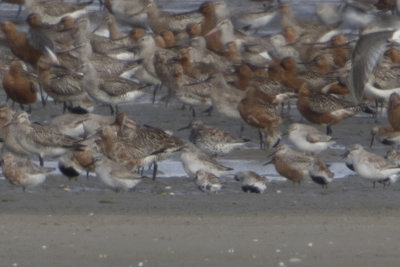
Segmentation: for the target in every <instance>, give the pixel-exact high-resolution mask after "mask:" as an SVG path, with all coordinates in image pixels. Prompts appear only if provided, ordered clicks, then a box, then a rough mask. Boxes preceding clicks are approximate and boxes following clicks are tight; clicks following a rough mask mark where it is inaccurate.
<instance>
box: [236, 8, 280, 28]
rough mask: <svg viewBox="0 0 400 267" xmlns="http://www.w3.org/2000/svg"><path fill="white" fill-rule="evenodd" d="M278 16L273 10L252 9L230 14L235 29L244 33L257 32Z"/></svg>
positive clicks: (276, 11) (275, 10)
mask: <svg viewBox="0 0 400 267" xmlns="http://www.w3.org/2000/svg"><path fill="white" fill-rule="evenodd" d="M277 15H278V10H277V9H273V8H266V7H263V8H254V9H248V10H240V11H238V12H236V14H232V22H233V25H234V26H235V29H242V30H245V31H253V30H255V32H254V33H255V34H256V33H257V31H258V30H259V29H260V28H262V27H265V26H266V25H267V24H269V23H270V22H271V21H272V20H273V19H274V18H275V17H276V16H277Z"/></svg>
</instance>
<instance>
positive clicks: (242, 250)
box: [0, 1, 400, 267]
mask: <svg viewBox="0 0 400 267" xmlns="http://www.w3.org/2000/svg"><path fill="white" fill-rule="evenodd" d="M157 2H161V3H164V6H166V5H165V1H157ZM188 2H190V7H192V6H196V5H198V2H199V1H188ZM174 4H175V5H179V1H174ZM184 7H186V9H187V6H185V5H183V6H182V8H184ZM8 16H14V13H12V14H11V13H10V14H8ZM165 93H166V91H165V89H164V90H163V91H162V92H161V94H160V95H159V96H158V97H159V99H161V98H162V95H163V94H165ZM0 99H3V100H4V99H5V96H4V92H3V91H2V92H1V95H0ZM150 99H151V92H150V91H149V94H147V97H146V98H145V99H141V100H139V101H138V103H134V104H132V105H124V106H121V107H120V111H121V112H127V113H128V114H129V115H130V116H131V117H132V118H134V119H136V120H138V121H139V122H141V123H144V124H148V125H151V126H155V127H159V128H161V129H164V130H169V131H171V132H173V133H174V135H176V136H177V137H180V138H182V140H184V141H188V136H189V132H188V131H177V130H178V129H179V128H181V127H183V126H186V125H187V124H188V123H189V121H190V120H191V116H192V115H191V112H190V111H188V110H187V109H186V110H182V109H181V104H180V103H178V102H175V101H172V103H170V104H169V106H168V107H167V106H166V105H165V103H163V102H160V101H157V103H156V104H155V105H153V104H151V103H150V102H151V101H150ZM204 109H205V107H196V113H197V114H198V117H199V118H201V119H202V120H204V122H206V123H207V124H209V125H212V126H216V127H219V128H221V129H224V130H226V131H228V132H230V133H232V134H238V132H239V129H240V126H241V124H242V122H241V121H239V120H233V119H228V118H226V117H223V116H221V115H220V114H218V113H216V112H214V113H213V114H212V116H211V117H209V116H207V115H206V114H203V113H202V112H201V111H202V110H204ZM94 112H95V113H99V114H109V109H108V108H107V107H101V106H100V107H96V109H95V111H94ZM61 113H62V106H61V105H54V104H53V103H49V104H48V105H47V106H46V107H45V108H43V107H42V106H41V105H39V104H37V105H36V106H34V107H33V111H32V115H31V120H32V121H39V122H41V123H44V124H48V123H49V122H50V121H51V119H52V118H53V117H54V116H56V115H60V114H61ZM282 116H283V117H284V119H285V120H284V121H285V122H284V123H283V124H282V126H281V130H282V132H283V133H285V132H286V129H287V127H288V125H289V124H290V123H292V122H303V123H307V122H306V121H305V120H304V119H302V118H301V117H300V115H299V112H298V111H297V109H296V106H295V102H292V106H291V109H290V110H285V111H284V113H283V115H282ZM384 124H388V122H387V118H386V117H385V116H383V117H382V116H380V117H379V118H378V120H377V121H376V119H375V118H372V117H370V116H368V115H364V114H361V115H357V116H356V117H353V118H350V119H347V120H345V121H343V122H341V123H339V124H338V125H334V126H333V127H332V128H333V136H334V137H335V139H336V141H337V144H336V145H335V146H334V147H333V148H332V149H328V150H327V151H324V152H322V153H321V155H320V158H321V160H322V161H324V162H325V163H328V164H331V167H332V169H333V171H334V172H335V179H334V181H333V182H332V183H331V184H329V187H328V188H327V189H322V188H321V187H320V186H319V185H317V184H315V183H313V182H312V181H305V182H303V183H302V184H301V185H293V184H292V183H291V182H288V181H285V180H284V179H283V178H281V177H280V176H279V175H278V174H277V173H276V171H275V170H274V167H273V165H268V166H263V163H265V162H267V161H268V160H270V155H271V153H272V152H273V150H272V149H271V150H267V151H265V150H259V149H258V133H257V130H256V129H254V128H251V127H250V126H247V125H245V130H244V134H243V137H244V138H248V139H250V140H251V143H250V144H249V146H248V147H246V148H245V149H243V150H238V151H234V152H233V153H231V154H229V155H227V156H225V157H222V158H219V160H220V161H221V162H223V163H224V164H225V165H227V166H229V167H232V168H234V171H233V172H232V173H230V174H229V175H228V176H226V177H222V181H223V189H222V190H221V192H220V193H218V194H207V193H203V192H201V191H200V190H198V188H197V187H196V185H195V184H194V182H193V180H192V179H190V178H188V177H186V174H185V173H184V171H183V169H182V166H181V163H180V161H179V157H178V155H177V156H176V157H174V158H172V159H169V160H168V161H166V162H161V163H160V168H159V178H158V179H157V180H156V181H152V180H151V178H150V172H146V173H145V175H146V177H144V178H143V181H142V182H141V183H140V184H139V185H138V186H137V188H136V189H135V191H133V192H121V193H115V192H114V191H112V190H110V189H109V188H107V187H106V186H104V185H103V184H102V183H101V182H100V181H98V180H97V179H96V177H95V176H94V175H91V176H89V178H88V179H87V178H86V177H85V176H84V175H81V176H80V177H79V178H78V180H77V181H75V180H72V181H68V179H67V178H66V177H64V176H62V175H61V174H60V173H59V172H54V174H53V175H52V176H50V177H48V179H47V180H46V181H45V183H44V184H43V185H41V186H39V187H37V188H32V189H28V190H27V191H26V192H22V189H21V188H18V187H14V186H12V185H10V184H9V183H8V182H7V181H6V180H5V179H4V178H3V177H2V176H1V177H0V215H1V217H0V218H1V219H0V266H12V267H17V266H18V267H25V266H26V267H39V266H40V267H43V266H59V267H64V266H66V267H67V266H96V267H102V266H104V267H106V266H118V267H119V266H122V267H130V266H280V267H283V266H399V259H398V255H399V254H400V246H399V244H400V227H399V222H400V187H399V183H395V184H392V185H390V186H386V187H383V186H382V185H380V184H378V185H377V186H376V188H373V187H372V183H371V182H368V181H365V180H362V179H361V178H359V177H358V176H356V175H355V174H354V173H352V172H351V171H349V170H348V169H346V167H345V165H344V162H343V159H342V156H341V155H342V154H343V153H344V152H345V149H346V148H347V147H349V146H350V145H352V144H355V143H360V144H362V145H364V147H366V148H367V149H368V150H369V151H373V152H374V153H378V154H380V155H384V154H385V153H386V151H388V150H389V149H391V147H388V146H384V145H382V144H379V143H378V142H376V143H375V145H374V146H373V148H372V149H370V148H368V145H369V143H370V138H371V136H370V131H371V128H372V127H373V126H374V125H384ZM318 129H320V130H321V131H324V130H325V129H324V128H323V127H318ZM282 142H283V143H288V140H287V137H284V138H283V139H282ZM35 160H36V159H35ZM45 165H46V166H49V167H56V166H57V161H55V160H54V159H47V160H46V162H45ZM248 169H251V170H255V171H257V172H258V173H259V174H260V175H263V176H266V177H267V178H268V179H270V182H269V183H268V184H267V186H268V188H267V190H266V192H265V193H264V194H246V193H243V192H242V191H241V189H240V184H239V183H238V182H236V181H234V180H233V174H234V173H235V172H237V171H241V170H248Z"/></svg>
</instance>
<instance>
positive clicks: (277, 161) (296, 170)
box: [272, 145, 333, 184]
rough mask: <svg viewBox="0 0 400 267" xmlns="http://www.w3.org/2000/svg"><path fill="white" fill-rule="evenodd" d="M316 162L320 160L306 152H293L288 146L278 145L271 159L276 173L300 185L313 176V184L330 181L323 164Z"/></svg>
mask: <svg viewBox="0 0 400 267" xmlns="http://www.w3.org/2000/svg"><path fill="white" fill-rule="evenodd" d="M317 161H320V160H319V159H317V158H315V157H313V156H312V155H310V154H308V153H306V152H299V151H296V150H293V149H291V148H290V147H289V146H288V145H280V146H279V147H278V149H277V151H276V152H275V154H274V157H273V159H272V162H273V163H274V165H275V169H276V170H277V172H278V173H279V174H280V175H282V176H283V177H285V178H287V179H288V180H290V181H292V182H293V183H301V181H303V180H305V179H309V178H312V177H313V176H314V181H315V182H317V183H320V184H323V183H324V182H323V181H329V179H332V177H333V174H332V172H331V171H330V170H329V168H328V167H326V165H325V164H323V163H322V162H320V163H317ZM314 168H315V169H314Z"/></svg>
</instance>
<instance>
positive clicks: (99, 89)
mask: <svg viewBox="0 0 400 267" xmlns="http://www.w3.org/2000/svg"><path fill="white" fill-rule="evenodd" d="M84 73H85V75H84V77H83V80H82V87H83V88H84V89H85V91H86V92H87V94H88V95H89V96H90V97H91V98H93V99H94V100H95V101H97V102H100V103H103V104H107V105H109V106H110V110H111V114H114V115H117V114H118V113H119V112H118V105H119V104H121V103H129V102H132V101H134V100H135V99H137V98H138V97H140V96H142V95H143V94H144V90H143V89H144V88H145V87H146V86H145V85H143V84H137V83H134V82H132V81H129V80H126V79H124V78H120V77H111V76H104V75H101V74H100V73H97V71H96V69H95V68H94V66H93V64H92V63H91V61H89V60H86V62H85V63H84Z"/></svg>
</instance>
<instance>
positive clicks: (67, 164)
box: [58, 142, 97, 180]
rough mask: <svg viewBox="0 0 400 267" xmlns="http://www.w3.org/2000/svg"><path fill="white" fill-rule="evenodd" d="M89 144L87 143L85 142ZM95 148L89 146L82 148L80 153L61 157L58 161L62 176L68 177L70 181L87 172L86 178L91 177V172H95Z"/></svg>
mask: <svg viewBox="0 0 400 267" xmlns="http://www.w3.org/2000/svg"><path fill="white" fill-rule="evenodd" d="M85 144H87V142H85ZM96 152H97V151H95V149H94V148H92V147H90V146H89V145H88V146H86V147H84V148H82V149H81V150H80V151H74V152H72V153H66V154H64V155H63V156H61V157H60V159H59V161H58V169H59V170H60V171H61V173H62V174H64V175H65V176H67V177H68V179H69V180H71V179H72V178H75V179H77V177H78V176H79V175H80V174H81V173H82V172H83V171H85V172H86V178H87V177H89V172H94V171H95V159H94V154H95V153H96Z"/></svg>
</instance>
